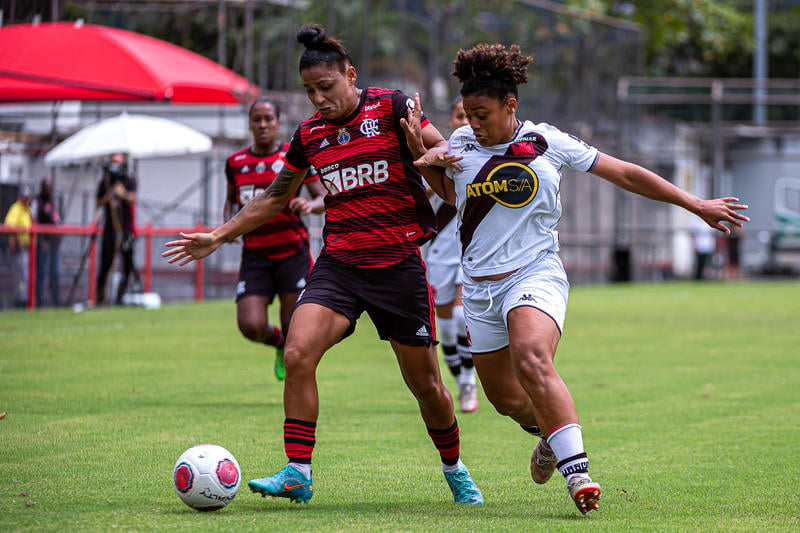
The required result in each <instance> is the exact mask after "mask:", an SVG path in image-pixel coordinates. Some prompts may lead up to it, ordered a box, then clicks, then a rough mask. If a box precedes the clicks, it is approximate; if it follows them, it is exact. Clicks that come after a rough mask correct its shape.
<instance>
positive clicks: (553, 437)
mask: <svg viewBox="0 0 800 533" xmlns="http://www.w3.org/2000/svg"><path fill="white" fill-rule="evenodd" d="M547 443H548V444H549V445H550V447H551V448H552V449H553V453H555V454H556V458H557V459H558V470H559V471H560V472H561V475H563V476H564V477H565V478H566V480H567V483H569V480H570V479H572V478H573V477H575V476H583V477H589V459H588V458H587V456H586V451H585V450H584V449H583V434H582V433H581V426H579V425H578V424H567V425H566V426H562V427H560V428H558V429H557V430H555V431H554V432H553V433H551V434H550V436H549V437H547ZM590 479H591V478H590Z"/></svg>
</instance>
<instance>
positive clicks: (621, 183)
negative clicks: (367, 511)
mask: <svg viewBox="0 0 800 533" xmlns="http://www.w3.org/2000/svg"><path fill="white" fill-rule="evenodd" d="M531 60H532V58H531V57H529V56H524V55H522V54H521V52H520V50H519V47H518V46H516V45H513V46H511V47H510V48H506V47H505V46H503V45H500V44H497V45H487V44H479V45H477V46H475V47H473V48H471V49H469V50H459V52H458V55H457V57H456V60H455V62H454V72H453V74H454V75H455V76H456V77H457V78H458V79H459V81H460V82H461V84H462V85H461V96H462V97H463V99H464V110H465V111H466V113H467V119H468V120H469V125H468V126H464V127H462V128H459V129H458V130H456V131H455V132H454V133H453V134H452V135H451V137H450V142H449V143H448V148H447V150H446V152H445V151H442V150H440V149H438V148H437V149H434V150H427V151H426V150H424V149H422V146H423V144H422V143H421V142H420V141H419V136H420V135H419V122H418V117H419V116H421V115H420V114H421V112H422V111H421V106H420V105H418V102H417V105H415V108H414V117H413V118H412V120H411V121H410V123H409V125H408V127H407V128H406V132H407V134H408V135H409V139H408V142H409V146H413V147H415V148H417V149H419V152H418V153H417V152H415V154H414V155H418V156H419V158H418V160H417V161H416V164H417V165H419V167H420V168H421V169H422V172H423V174H424V176H425V178H426V180H427V181H428V183H429V184H430V185H431V187H432V188H433V189H434V190H435V191H436V193H437V194H439V195H441V196H442V198H444V199H445V201H448V202H450V203H454V204H455V205H456V206H457V208H458V213H459V222H460V225H459V235H460V238H461V244H462V251H463V253H462V266H463V268H464V295H463V301H464V314H465V317H466V321H467V331H468V333H469V337H470V341H471V343H470V347H471V350H472V355H473V358H474V360H475V368H476V369H477V371H478V376H479V377H480V380H481V386H482V387H483V390H484V392H485V393H486V397H487V398H488V400H489V401H490V402H491V403H492V405H493V406H494V407H495V409H497V411H498V412H499V413H500V414H503V415H506V416H509V417H511V418H512V419H513V420H514V421H515V422H517V423H518V424H520V425H521V426H522V428H523V429H524V430H526V431H527V432H529V433H531V434H533V435H537V436H540V437H541V439H540V440H539V441H538V443H537V445H536V447H535V449H534V452H533V455H532V458H531V476H532V477H533V480H534V481H535V482H536V483H545V482H546V481H547V480H548V479H550V476H551V475H552V473H553V472H554V470H555V469H556V468H558V470H559V471H560V472H561V474H562V475H563V476H564V478H565V480H566V483H567V490H568V492H569V495H570V497H571V498H572V500H573V501H574V502H575V505H576V506H577V507H578V510H579V511H580V512H581V513H583V514H585V513H587V512H589V511H590V510H592V509H597V508H598V503H599V500H600V495H601V492H600V485H599V484H598V483H596V482H594V481H592V479H591V477H589V460H588V457H587V454H586V451H585V450H584V447H583V436H582V428H581V426H580V423H579V420H578V413H577V410H576V408H575V403H574V401H573V399H572V396H571V394H570V391H569V389H568V388H567V386H566V384H565V383H564V381H563V380H562V379H561V376H560V375H559V374H558V371H557V370H556V368H555V366H554V365H553V359H554V357H555V353H556V347H557V346H558V342H559V340H560V338H561V331H562V328H563V325H564V319H565V316H566V310H567V296H568V292H569V283H568V282H567V276H566V272H565V271H564V267H563V265H562V263H561V259H560V258H559V256H558V249H559V247H558V233H557V232H556V230H555V228H556V224H557V223H558V220H559V218H560V216H561V199H560V190H561V187H560V186H561V172H560V171H561V168H562V167H564V166H567V167H570V168H573V169H575V170H580V171H583V172H591V173H593V174H596V175H597V176H600V177H601V178H604V179H606V180H608V181H609V182H611V183H613V184H614V185H617V186H618V187H621V188H623V189H625V190H627V191H631V192H634V193H636V194H639V195H642V196H644V197H647V198H650V199H653V200H659V201H662V202H668V203H672V204H675V205H678V206H680V207H683V208H684V209H686V210H688V211H690V212H692V213H694V214H695V215H697V216H698V217H700V218H702V219H703V221H705V223H706V224H707V225H709V226H711V227H712V228H715V229H718V230H720V231H722V232H724V233H728V232H729V231H730V230H729V229H728V227H727V226H725V225H723V224H721V222H725V223H726V224H730V225H732V226H741V225H742V222H743V221H746V220H748V218H747V217H746V216H744V215H742V214H740V213H739V212H738V211H739V210H742V209H746V208H747V206H745V205H740V204H738V199H737V198H733V197H727V198H719V199H713V200H702V199H700V198H698V197H696V196H694V195H691V194H689V193H687V192H685V191H682V190H681V189H679V188H677V187H675V186H674V185H672V184H671V183H670V182H669V181H667V180H665V179H663V178H661V177H660V176H658V175H656V174H654V173H653V172H650V171H649V170H646V169H644V168H642V167H640V166H638V165H635V164H633V163H629V162H626V161H622V160H619V159H616V158H614V157H611V156H609V155H606V154H604V153H602V152H600V151H598V150H597V149H596V148H594V147H591V146H589V145H587V144H586V143H584V142H583V141H581V140H580V139H578V138H577V137H574V136H572V135H568V134H565V133H562V132H561V131H560V130H558V129H557V128H555V127H553V126H551V125H549V124H544V123H541V124H534V123H533V122H530V121H524V122H523V121H520V120H519V119H517V114H516V112H517V102H518V100H517V98H518V92H517V86H518V85H521V84H523V83H526V82H527V81H528V75H527V67H528V64H529V63H530V62H531ZM415 139H416V140H415ZM442 167H446V171H445V168H442ZM445 172H446V173H445Z"/></svg>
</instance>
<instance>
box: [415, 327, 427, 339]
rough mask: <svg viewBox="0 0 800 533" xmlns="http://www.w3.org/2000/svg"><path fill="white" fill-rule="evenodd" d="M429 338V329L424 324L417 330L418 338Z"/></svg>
mask: <svg viewBox="0 0 800 533" xmlns="http://www.w3.org/2000/svg"><path fill="white" fill-rule="evenodd" d="M427 336H428V328H426V327H425V325H424V324H423V325H422V326H420V328H419V329H418V330H417V337H427Z"/></svg>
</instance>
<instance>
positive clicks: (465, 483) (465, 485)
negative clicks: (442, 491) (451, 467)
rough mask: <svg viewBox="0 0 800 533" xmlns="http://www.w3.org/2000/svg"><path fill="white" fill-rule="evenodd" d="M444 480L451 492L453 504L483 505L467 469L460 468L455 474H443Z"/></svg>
mask: <svg viewBox="0 0 800 533" xmlns="http://www.w3.org/2000/svg"><path fill="white" fill-rule="evenodd" d="M444 478H445V479H446V480H447V484H448V485H450V490H451V491H453V501H454V502H455V503H464V504H467V505H481V504H482V503H483V495H482V494H481V490H480V489H479V488H478V485H476V484H475V481H473V480H472V476H470V475H469V471H468V470H467V467H465V466H464V467H461V468H459V469H458V470H456V471H455V472H445V473H444Z"/></svg>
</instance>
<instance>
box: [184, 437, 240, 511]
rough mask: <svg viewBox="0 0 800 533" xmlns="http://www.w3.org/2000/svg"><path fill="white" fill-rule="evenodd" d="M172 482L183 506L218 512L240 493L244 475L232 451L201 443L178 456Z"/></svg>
mask: <svg viewBox="0 0 800 533" xmlns="http://www.w3.org/2000/svg"><path fill="white" fill-rule="evenodd" d="M172 481H173V482H174V484H175V491H176V492H177V493H178V496H179V497H180V499H181V500H182V501H183V503H185V504H186V505H188V506H189V507H191V508H192V509H197V510H198V511H216V510H218V509H222V508H223V507H225V506H226V505H228V504H229V503H230V502H231V500H233V498H234V497H235V496H236V493H237V492H239V485H240V484H241V482H242V474H241V470H240V469H239V463H238V462H237V461H236V458H235V457H234V456H233V454H232V453H231V452H229V451H228V450H226V449H225V448H223V447H222V446H218V445H216V444H198V445H197V446H192V447H191V448H189V449H188V450H186V451H185V452H183V454H181V456H180V457H178V460H177V461H176V462H175V468H174V469H173V471H172Z"/></svg>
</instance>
